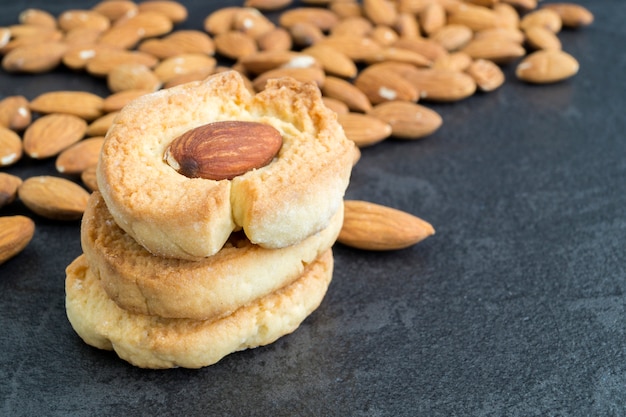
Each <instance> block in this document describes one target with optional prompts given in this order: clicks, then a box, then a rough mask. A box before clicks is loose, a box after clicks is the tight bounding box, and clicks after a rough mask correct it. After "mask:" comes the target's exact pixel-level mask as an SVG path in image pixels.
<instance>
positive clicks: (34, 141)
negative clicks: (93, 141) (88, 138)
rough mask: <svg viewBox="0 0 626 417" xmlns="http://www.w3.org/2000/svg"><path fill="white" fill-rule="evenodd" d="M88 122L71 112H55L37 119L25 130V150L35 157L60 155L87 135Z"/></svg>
mask: <svg viewBox="0 0 626 417" xmlns="http://www.w3.org/2000/svg"><path fill="white" fill-rule="evenodd" d="M86 130H87V122H85V120H84V119H81V118H80V117H78V116H74V115H71V114H61V113H53V114H48V115H45V116H42V117H40V118H38V119H37V120H35V121H34V122H33V123H32V124H31V125H30V126H29V127H28V128H27V129H26V131H25V132H24V152H25V153H26V154H27V155H28V156H30V157H31V158H34V159H44V158H49V157H51V156H55V155H58V154H59V153H60V152H61V151H62V150H63V149H65V148H67V147H69V146H70V145H72V144H74V143H76V142H78V141H79V140H81V139H82V138H83V136H84V135H85V131H86Z"/></svg>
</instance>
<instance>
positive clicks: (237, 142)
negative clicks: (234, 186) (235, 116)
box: [163, 121, 283, 180]
mask: <svg viewBox="0 0 626 417" xmlns="http://www.w3.org/2000/svg"><path fill="white" fill-rule="evenodd" d="M282 141H283V139H282V136H281V134H280V132H278V130H276V129H274V128H273V127H272V126H270V125H267V124H264V123H257V122H244V121H224V122H215V123H209V124H206V125H202V126H199V127H197V128H195V129H192V130H190V131H188V132H186V133H184V134H183V135H181V136H179V137H178V138H176V139H174V140H173V141H172V143H171V144H170V146H169V147H168V148H167V149H166V151H165V155H164V156H163V159H164V160H165V161H166V162H167V163H168V164H169V165H170V166H171V167H172V168H174V169H175V170H176V171H178V172H179V173H181V174H182V175H184V176H186V177H189V178H205V179H211V180H224V179H232V178H234V177H236V176H238V175H242V174H245V173H246V172H248V171H250V170H252V169H257V168H261V167H263V166H265V165H267V164H269V163H270V162H271V161H272V159H274V157H275V156H276V154H277V153H278V151H279V150H280V147H281V146H282Z"/></svg>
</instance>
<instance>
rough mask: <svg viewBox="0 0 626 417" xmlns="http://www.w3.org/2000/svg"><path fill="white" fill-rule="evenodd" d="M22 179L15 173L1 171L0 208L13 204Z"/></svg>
mask: <svg viewBox="0 0 626 417" xmlns="http://www.w3.org/2000/svg"><path fill="white" fill-rule="evenodd" d="M21 184H22V179H21V178H20V177H17V176H15V175H11V174H7V173H6V172H0V208H2V207H4V206H6V205H7V204H11V203H12V202H13V201H15V198H16V197H17V189H18V188H19V186H20V185H21Z"/></svg>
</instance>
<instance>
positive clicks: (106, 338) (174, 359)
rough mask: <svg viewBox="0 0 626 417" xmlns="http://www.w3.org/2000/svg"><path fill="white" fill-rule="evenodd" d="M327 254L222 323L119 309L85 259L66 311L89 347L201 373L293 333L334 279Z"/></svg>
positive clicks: (71, 282)
mask: <svg viewBox="0 0 626 417" xmlns="http://www.w3.org/2000/svg"><path fill="white" fill-rule="evenodd" d="M332 269H333V256H332V252H331V250H328V251H326V252H325V253H324V254H322V255H321V256H320V257H319V258H318V259H317V260H315V261H314V262H313V263H311V264H309V265H308V266H307V268H306V269H305V271H304V273H303V274H302V276H301V277H300V278H298V279H297V280H296V281H294V282H293V283H292V284H290V285H288V286H286V287H284V288H282V289H280V290H278V291H276V292H274V293H272V294H270V295H267V296H265V297H263V298H261V299H258V300H256V301H254V302H253V303H251V304H248V305H246V306H244V307H241V308H240V309H238V310H236V311H235V312H234V313H233V314H231V315H229V316H227V317H224V318H221V319H218V320H213V321H211V320H206V321H198V320H190V319H164V318H161V317H158V316H148V315H143V314H136V313H130V312H128V311H126V310H123V309H121V308H120V307H118V305H117V304H115V303H114V302H113V301H112V300H111V299H110V298H108V297H107V295H106V292H105V291H104V289H103V288H102V285H101V284H100V281H99V280H98V279H97V278H96V277H95V276H94V274H93V272H92V271H91V270H90V268H89V265H88V264H87V260H86V258H85V257H84V255H81V256H79V257H78V258H76V259H75V260H74V262H72V263H71V264H70V265H69V266H68V267H67V271H66V272H67V278H66V281H65V290H66V310H67V316H68V319H69V321H70V323H71V325H72V327H73V328H74V330H75V331H76V333H77V334H78V335H79V336H80V337H81V338H82V339H83V340H84V341H85V342H86V343H87V344H89V345H92V346H95V347H97V348H100V349H107V350H114V351H115V352H116V353H117V354H118V356H119V357H121V358H122V359H124V360H126V361H128V362H130V363H131V364H133V365H136V366H139V367H143V368H172V367H185V368H200V367H203V366H208V365H211V364H214V363H215V362H217V361H219V360H220V359H221V358H223V357H224V356H226V355H228V354H230V353H232V352H236V351H239V350H244V349H248V348H254V347H257V346H262V345H266V344H269V343H272V342H274V341H275V340H277V339H278V338H279V337H281V336H284V335H286V334H288V333H291V332H293V331H294V330H295V329H296V328H298V326H299V325H300V324H301V323H302V321H303V320H304V319H305V318H306V317H307V316H309V315H310V314H311V313H312V312H313V311H314V310H315V309H316V308H317V307H318V306H319V304H320V303H321V301H322V299H323V297H324V295H325V293H326V290H327V288H328V285H329V283H330V280H331V278H332Z"/></svg>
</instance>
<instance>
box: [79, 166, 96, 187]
mask: <svg viewBox="0 0 626 417" xmlns="http://www.w3.org/2000/svg"><path fill="white" fill-rule="evenodd" d="M96 169H97V165H91V166H89V167H87V168H85V169H84V170H83V172H81V173H80V180H81V181H82V183H83V184H84V185H85V187H87V189H88V190H89V191H98V179H97V175H96Z"/></svg>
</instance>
